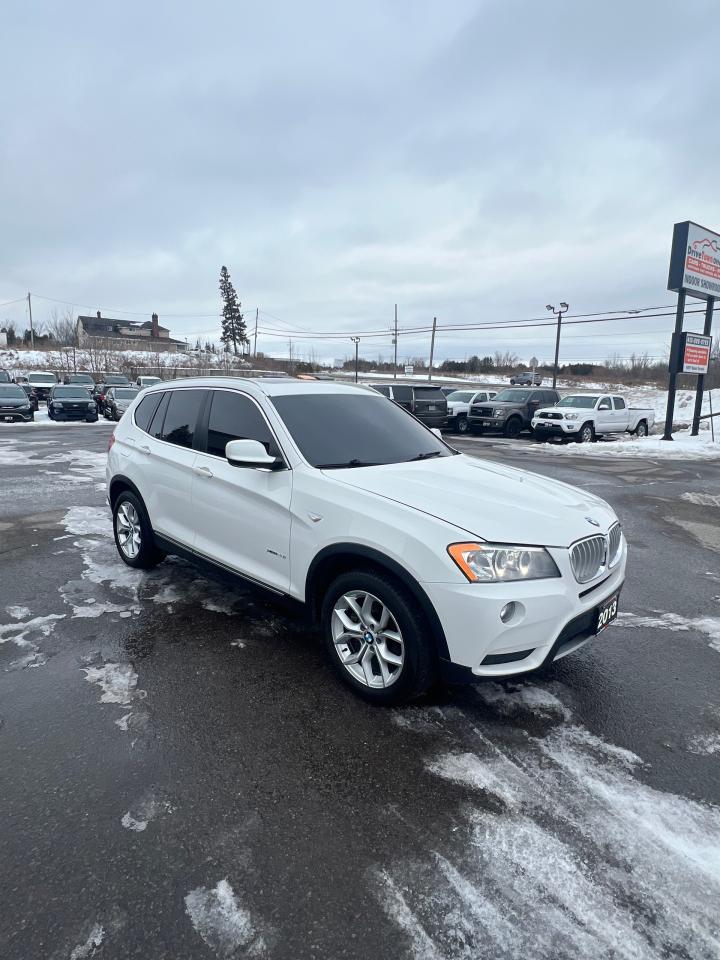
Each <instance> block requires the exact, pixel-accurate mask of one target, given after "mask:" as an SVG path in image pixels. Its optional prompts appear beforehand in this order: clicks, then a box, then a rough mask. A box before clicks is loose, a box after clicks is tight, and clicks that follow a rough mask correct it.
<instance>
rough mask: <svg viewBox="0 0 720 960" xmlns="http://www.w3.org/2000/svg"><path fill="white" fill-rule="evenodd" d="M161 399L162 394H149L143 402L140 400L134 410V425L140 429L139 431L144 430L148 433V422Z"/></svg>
mask: <svg viewBox="0 0 720 960" xmlns="http://www.w3.org/2000/svg"><path fill="white" fill-rule="evenodd" d="M162 398H163V394H162V393H151V394H150V396H149V397H145V399H144V400H141V401H140V403H139V404H138V405H137V407H136V409H135V423H136V424H137V425H138V427H140V429H141V430H144V431H145V433H147V432H148V427H149V426H150V421H151V420H152V418H153V415H154V413H155V411H156V410H157V408H158V407H159V406H160V401H161V400H162Z"/></svg>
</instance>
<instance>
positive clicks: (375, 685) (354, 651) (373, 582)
mask: <svg viewBox="0 0 720 960" xmlns="http://www.w3.org/2000/svg"><path fill="white" fill-rule="evenodd" d="M321 628H322V633H323V638H324V641H325V646H326V647H327V651H328V655H329V657H330V660H331V662H332V664H333V667H334V669H335V671H336V673H337V674H338V676H339V677H340V679H341V680H342V681H343V682H344V683H345V684H347V686H349V687H350V688H351V689H352V690H353V691H354V692H355V693H357V694H358V695H359V696H361V697H363V698H364V699H366V700H369V701H370V702H372V703H377V704H385V705H392V704H400V703H406V702H407V701H408V700H413V699H415V698H416V697H419V696H421V695H422V694H423V693H425V692H426V691H427V689H428V688H429V687H430V685H431V684H432V682H433V680H434V679H435V675H436V669H437V668H436V658H435V648H434V643H433V638H432V636H431V632H430V628H429V626H428V623H427V621H426V619H425V617H424V616H423V614H422V611H421V610H420V609H419V607H418V605H417V603H416V602H415V600H414V598H413V596H412V594H410V593H409V592H408V591H407V590H406V589H405V588H404V587H403V586H402V585H401V584H399V583H396V582H395V581H393V580H391V579H388V577H387V576H382V575H380V574H378V573H375V572H373V571H363V570H358V571H355V572H351V573H344V574H342V575H341V576H339V577H338V578H337V579H336V580H334V581H333V583H332V584H331V585H330V587H329V588H328V591H327V593H326V595H325V598H324V600H323V604H322V614H321Z"/></svg>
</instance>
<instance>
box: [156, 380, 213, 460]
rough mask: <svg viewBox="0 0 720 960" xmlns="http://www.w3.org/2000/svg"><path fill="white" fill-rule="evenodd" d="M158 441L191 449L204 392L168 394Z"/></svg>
mask: <svg viewBox="0 0 720 960" xmlns="http://www.w3.org/2000/svg"><path fill="white" fill-rule="evenodd" d="M169 397H170V400H169V402H168V408H167V412H166V413H165V420H164V422H163V426H162V433H161V434H160V436H159V438H158V439H160V440H165V442H166V443H174V444H176V445H177V446H178V447H192V445H193V440H194V438H195V427H196V425H197V421H198V415H199V413H200V408H201V407H202V403H203V400H204V399H205V391H204V390H173V391H171V392H170V393H169Z"/></svg>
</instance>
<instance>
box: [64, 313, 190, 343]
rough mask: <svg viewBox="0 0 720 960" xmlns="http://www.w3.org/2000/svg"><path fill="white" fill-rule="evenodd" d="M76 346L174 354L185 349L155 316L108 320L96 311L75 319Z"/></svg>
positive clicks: (180, 341)
mask: <svg viewBox="0 0 720 960" xmlns="http://www.w3.org/2000/svg"><path fill="white" fill-rule="evenodd" d="M77 342H78V346H79V347H88V348H92V347H95V348H96V349H104V350H156V351H158V352H164V353H177V351H178V350H185V349H186V347H187V344H186V343H185V341H184V340H173V339H172V337H171V336H170V331H169V330H168V328H167V327H161V326H160V323H159V321H158V315H157V314H156V313H154V314H153V315H152V320H145V321H144V322H143V323H140V321H138V320H112V319H111V318H110V317H103V316H102V315H101V313H100V311H99V310H98V312H97V314H96V315H95V316H94V317H78V318H77Z"/></svg>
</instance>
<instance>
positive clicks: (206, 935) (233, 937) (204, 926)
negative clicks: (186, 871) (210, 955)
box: [185, 880, 265, 957]
mask: <svg viewBox="0 0 720 960" xmlns="http://www.w3.org/2000/svg"><path fill="white" fill-rule="evenodd" d="M185 909H186V910H187V913H188V916H189V917H190V921H191V923H192V925H193V927H194V928H195V931H196V932H197V933H198V934H199V935H200V937H201V938H202V939H203V940H204V942H205V943H206V944H207V946H208V947H209V948H210V949H211V950H212V951H214V952H215V953H216V954H217V955H218V956H220V957H233V956H236V955H238V953H239V951H240V950H242V952H243V956H259V955H261V954H263V953H265V942H264V940H263V938H262V936H261V935H260V934H259V933H258V930H257V924H256V923H255V921H254V920H253V918H252V917H251V915H250V913H249V912H248V911H247V910H246V909H245V907H243V906H242V905H241V904H240V903H239V901H238V898H237V896H236V894H235V891H234V890H233V888H232V887H231V886H230V884H229V883H228V881H227V880H221V881H220V882H219V883H218V884H217V885H216V886H215V887H212V888H208V887H197V889H195V890H191V891H190V893H189V894H188V895H187V896H186V897H185Z"/></svg>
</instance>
